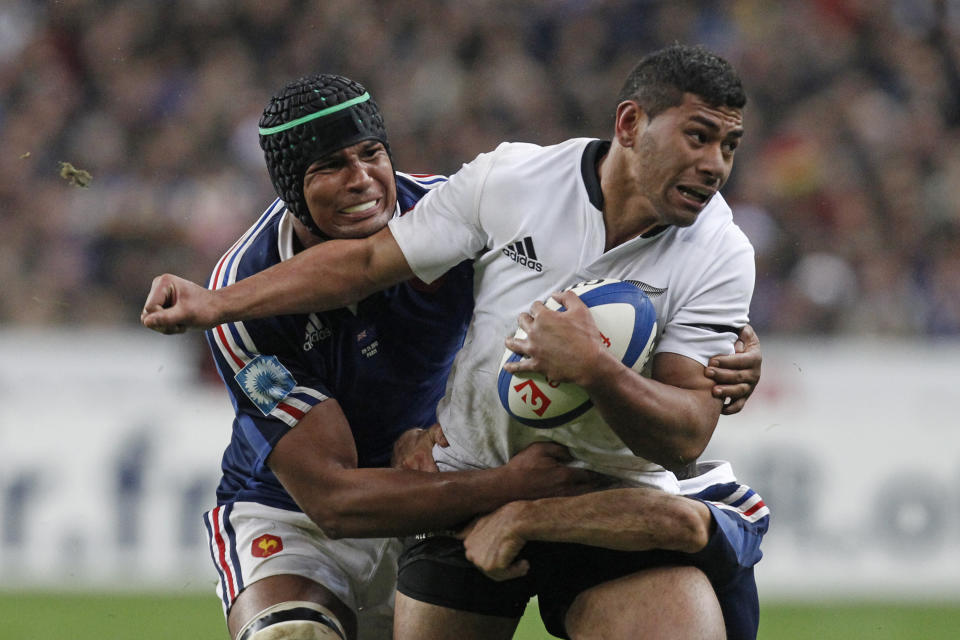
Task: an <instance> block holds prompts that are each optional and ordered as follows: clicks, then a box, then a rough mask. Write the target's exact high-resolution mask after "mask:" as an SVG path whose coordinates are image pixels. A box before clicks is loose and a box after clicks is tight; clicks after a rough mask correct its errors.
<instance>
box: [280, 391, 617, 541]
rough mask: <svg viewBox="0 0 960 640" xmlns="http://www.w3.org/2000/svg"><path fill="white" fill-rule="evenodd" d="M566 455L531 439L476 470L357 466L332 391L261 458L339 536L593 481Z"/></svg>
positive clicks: (417, 524) (431, 520)
mask: <svg viewBox="0 0 960 640" xmlns="http://www.w3.org/2000/svg"><path fill="white" fill-rule="evenodd" d="M542 445H546V446H542ZM568 460H569V456H568V454H567V453H566V450H565V449H564V448H563V447H561V446H559V445H556V444H553V443H537V444H536V445H532V446H531V447H529V448H527V449H525V450H524V451H522V452H520V453H519V454H517V455H516V456H514V457H513V458H512V459H511V460H510V461H509V462H508V463H507V464H506V465H504V466H502V467H498V468H495V469H488V470H483V471H463V472H448V473H431V472H424V471H411V470H402V469H386V468H362V469H361V468H357V453H356V448H355V445H354V442H353V435H352V433H351V431H350V427H349V424H348V422H347V419H346V416H344V414H343V412H342V411H341V409H340V405H339V404H338V403H337V402H336V401H335V400H332V399H331V400H325V401H324V402H321V403H320V404H318V405H316V406H314V407H313V408H312V409H310V411H308V412H307V414H306V415H305V416H304V417H303V418H302V419H301V420H300V422H299V423H298V424H297V426H296V427H294V428H293V429H291V430H290V431H289V432H288V433H287V434H285V435H284V436H283V437H282V438H280V441H279V442H278V443H277V445H276V446H275V448H274V450H273V452H272V453H271V454H270V456H269V457H268V459H267V464H268V465H269V466H270V468H271V470H272V471H273V472H274V473H275V474H276V476H277V478H278V479H279V480H280V482H281V483H282V484H283V486H284V488H285V489H286V490H287V491H288V492H289V493H290V495H291V496H292V497H293V499H294V500H295V501H296V502H297V504H298V505H299V506H300V508H301V509H302V510H303V511H304V513H306V514H307V515H308V516H309V517H310V519H311V520H313V521H314V522H316V523H317V524H318V525H319V526H320V527H321V528H323V530H324V532H325V533H326V534H327V535H329V536H330V537H333V538H338V537H383V536H399V535H409V534H413V533H421V532H424V531H431V530H438V529H446V528H450V527H455V526H458V525H460V524H462V523H463V522H464V521H466V520H468V519H469V518H471V517H473V516H475V515H476V514H478V513H486V512H488V511H491V510H493V509H495V508H497V507H499V506H500V505H502V504H504V503H506V502H508V501H510V500H514V499H530V498H534V497H544V496H556V495H568V494H572V493H578V492H581V491H586V490H590V489H595V488H596V487H597V486H598V481H599V478H598V477H597V476H596V474H592V473H590V472H586V471H583V470H578V469H573V468H570V467H567V466H565V464H564V463H565V462H566V461H568Z"/></svg>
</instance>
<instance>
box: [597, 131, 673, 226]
mask: <svg viewBox="0 0 960 640" xmlns="http://www.w3.org/2000/svg"><path fill="white" fill-rule="evenodd" d="M609 150H610V141H609V140H592V141H591V142H589V143H587V146H586V148H585V149H584V150H583V156H582V157H581V158H580V175H581V176H582V177H583V186H584V187H586V189H587V197H588V198H589V199H590V204H592V205H593V206H594V207H596V209H597V211H603V190H602V189H601V188H600V176H599V174H598V173H597V164H598V163H599V162H600V160H601V159H602V158H603V156H605V155H607V151H609ZM668 228H669V225H661V226H659V227H654V228H653V229H650V231H647V232H646V233H644V234H642V235H641V236H640V237H641V238H652V237H654V236H657V235H660V234H661V233H663V232H664V231H666V230H667V229H668Z"/></svg>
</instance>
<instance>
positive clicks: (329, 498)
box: [300, 467, 565, 538]
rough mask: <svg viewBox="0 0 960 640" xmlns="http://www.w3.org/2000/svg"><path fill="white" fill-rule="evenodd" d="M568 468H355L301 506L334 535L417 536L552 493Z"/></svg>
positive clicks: (324, 485)
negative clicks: (452, 470) (441, 470)
mask: <svg viewBox="0 0 960 640" xmlns="http://www.w3.org/2000/svg"><path fill="white" fill-rule="evenodd" d="M562 473H565V471H563V470H560V469H558V470H550V471H543V472H536V473H533V472H530V473H524V472H519V471H516V470H509V469H507V468H505V467H500V468H497V469H488V470H483V471H463V472H456V473H431V472H420V471H408V470H401V469H349V470H344V472H343V473H341V474H338V475H337V477H336V478H326V479H325V480H324V483H323V487H322V489H320V490H315V491H312V492H310V496H309V497H308V498H307V499H306V500H304V501H301V504H300V506H301V508H302V509H303V510H304V512H305V513H306V514H307V515H308V516H310V518H311V519H312V520H313V521H314V522H316V523H317V524H318V525H319V526H320V527H321V528H323V529H324V532H325V533H327V535H329V536H331V537H335V538H340V537H383V536H402V535H411V534H416V533H423V532H427V531H438V530H443V529H450V528H456V527H460V526H462V525H464V524H465V523H466V522H467V521H468V520H469V519H470V518H472V517H474V516H476V515H478V514H482V513H487V512H489V511H493V510H494V509H496V508H498V507H500V506H501V505H503V504H506V503H507V502H510V501H512V500H523V499H531V498H535V497H541V496H545V495H551V494H553V493H555V491H554V487H555V486H556V485H557V484H558V482H557V481H556V480H554V479H555V478H558V476H559V475H560V474H562Z"/></svg>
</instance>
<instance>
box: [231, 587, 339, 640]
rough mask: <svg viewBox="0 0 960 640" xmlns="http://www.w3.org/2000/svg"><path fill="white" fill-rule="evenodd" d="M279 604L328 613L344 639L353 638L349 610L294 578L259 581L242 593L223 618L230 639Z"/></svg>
mask: <svg viewBox="0 0 960 640" xmlns="http://www.w3.org/2000/svg"><path fill="white" fill-rule="evenodd" d="M282 602H313V603H314V604H318V605H320V606H322V607H324V608H326V609H328V610H329V611H330V612H331V613H332V614H333V615H334V617H336V618H337V620H338V621H339V622H340V624H341V625H342V626H343V630H344V631H345V632H346V634H347V638H356V637H357V618H356V616H355V615H354V613H353V611H351V609H350V607H348V606H347V605H345V604H344V603H343V602H342V601H341V600H340V599H339V598H338V597H337V596H335V595H334V594H333V592H331V591H330V590H329V589H327V588H326V587H324V586H323V585H321V584H319V583H317V582H314V581H313V580H309V579H307V578H304V577H303V576H296V575H276V576H270V577H269V578H263V579H262V580H258V581H257V582H254V583H253V584H251V585H250V586H248V587H247V588H246V589H244V590H243V591H242V592H241V593H240V595H239V596H237V599H236V600H235V601H234V603H233V606H232V607H230V613H229V615H228V616H227V628H228V629H229V630H230V637H231V638H236V636H237V633H238V632H239V631H240V630H241V629H243V627H244V626H245V625H246V624H247V623H248V622H250V621H251V620H253V619H254V618H255V617H256V616H257V615H258V614H260V613H261V612H262V611H264V610H265V609H267V608H269V607H272V606H274V605H276V604H280V603H282Z"/></svg>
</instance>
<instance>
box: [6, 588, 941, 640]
mask: <svg viewBox="0 0 960 640" xmlns="http://www.w3.org/2000/svg"><path fill="white" fill-rule="evenodd" d="M226 638H227V634H226V631H225V630H224V626H223V621H222V619H221V616H220V610H219V605H218V602H217V600H216V599H215V598H214V597H213V596H204V595H194V594H191V595H185V596H171V595H167V594H165V595H157V596H149V595H120V594H110V595H107V594H104V595H85V594H63V595H51V594H33V593H30V594H15V593H10V592H6V593H2V594H0V640H161V639H162V640H174V639H175V640H193V639H197V640H201V639H202V640H208V639H209V640H226ZM550 638H552V636H550V635H549V634H547V633H546V632H545V631H544V630H543V627H542V626H540V621H539V618H538V617H537V615H536V612H535V610H528V612H527V615H526V616H525V617H524V619H523V620H522V621H521V624H520V628H519V630H518V632H517V634H516V636H515V640H549V639H550ZM760 638H761V639H763V640H800V639H804V640H807V639H810V640H851V639H858V638H869V639H870V640H894V639H898V640H899V639H909V640H941V639H942V640H948V639H949V640H955V639H956V638H960V603H953V604H945V605H932V604H924V605H919V604H917V605H913V604H910V605H908V604H892V603H875V604H845V605H830V606H827V605H818V604H766V605H765V606H764V607H763V610H762V617H761V626H760Z"/></svg>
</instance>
